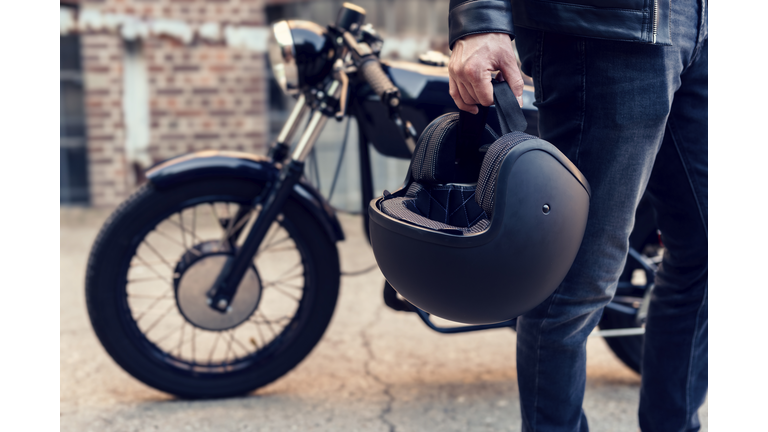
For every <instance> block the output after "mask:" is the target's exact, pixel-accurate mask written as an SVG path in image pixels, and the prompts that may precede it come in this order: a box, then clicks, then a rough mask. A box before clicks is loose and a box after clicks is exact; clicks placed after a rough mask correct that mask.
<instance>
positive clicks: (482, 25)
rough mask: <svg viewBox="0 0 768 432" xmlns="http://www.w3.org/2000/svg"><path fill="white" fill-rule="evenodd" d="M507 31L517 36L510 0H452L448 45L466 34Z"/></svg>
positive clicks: (511, 37) (510, 35) (511, 36)
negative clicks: (513, 24)
mask: <svg viewBox="0 0 768 432" xmlns="http://www.w3.org/2000/svg"><path fill="white" fill-rule="evenodd" d="M478 33H506V34H508V35H509V37H510V39H514V38H515V30H514V27H513V26H512V5H511V4H510V2H509V0H451V3H450V6H449V12H448V34H449V37H448V46H449V47H450V48H451V49H453V44H454V43H456V41H457V40H459V39H461V38H462V37H464V36H468V35H473V34H478Z"/></svg>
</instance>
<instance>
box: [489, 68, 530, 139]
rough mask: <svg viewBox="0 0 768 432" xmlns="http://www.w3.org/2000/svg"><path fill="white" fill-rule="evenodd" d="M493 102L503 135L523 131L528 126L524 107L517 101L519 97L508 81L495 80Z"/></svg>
mask: <svg viewBox="0 0 768 432" xmlns="http://www.w3.org/2000/svg"><path fill="white" fill-rule="evenodd" d="M493 102H494V103H495V104H496V114H497V115H498V117H499V125H500V126H501V134H502V135H506V134H508V133H510V132H513V131H520V132H522V131H524V130H525V129H526V128H528V122H527V121H526V120H525V116H524V115H523V109H522V108H520V105H519V104H518V103H517V98H516V97H515V94H514V93H513V92H512V89H511V88H509V84H507V82H505V81H496V80H493Z"/></svg>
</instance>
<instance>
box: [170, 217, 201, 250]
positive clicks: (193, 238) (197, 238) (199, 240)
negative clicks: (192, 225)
mask: <svg viewBox="0 0 768 432" xmlns="http://www.w3.org/2000/svg"><path fill="white" fill-rule="evenodd" d="M166 221H168V223H171V224H173V225H176V226H177V227H178V228H179V229H180V230H181V231H182V232H186V230H185V229H184V228H183V227H182V226H181V225H179V223H178V222H176V221H175V220H173V219H166ZM188 234H190V242H200V243H202V242H203V241H204V240H203V239H201V238H200V237H198V236H197V235H194V234H192V233H191V232H190V233H188ZM177 244H178V243H177ZM186 244H187V243H186V242H184V244H182V245H181V247H183V248H184V249H188V250H194V249H192V248H191V247H189V248H188V247H187V246H186Z"/></svg>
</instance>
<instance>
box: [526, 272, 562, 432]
mask: <svg viewBox="0 0 768 432" xmlns="http://www.w3.org/2000/svg"><path fill="white" fill-rule="evenodd" d="M562 286H563V284H562V283H560V285H559V286H558V287H557V289H556V290H555V292H554V293H553V294H552V297H551V300H550V302H549V306H547V313H546V314H545V315H544V319H543V320H542V321H541V324H539V328H538V334H537V340H536V381H535V382H534V384H533V387H534V389H535V390H534V397H533V430H534V432H535V431H536V430H537V429H538V428H537V427H536V425H537V423H538V422H537V420H538V416H539V408H538V407H539V364H540V363H541V362H540V361H539V360H540V359H541V333H542V329H543V328H544V324H546V322H547V319H549V313H550V312H551V311H552V306H554V304H555V299H556V298H557V293H558V291H560V289H561V288H562Z"/></svg>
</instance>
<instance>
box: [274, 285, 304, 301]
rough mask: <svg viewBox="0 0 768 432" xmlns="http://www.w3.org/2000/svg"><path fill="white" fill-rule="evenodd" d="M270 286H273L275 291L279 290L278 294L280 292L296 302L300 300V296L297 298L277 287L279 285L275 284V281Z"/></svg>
mask: <svg viewBox="0 0 768 432" xmlns="http://www.w3.org/2000/svg"><path fill="white" fill-rule="evenodd" d="M272 288H274V290H275V291H277V292H279V293H280V294H282V295H284V296H286V297H288V298H289V299H291V300H294V301H296V303H299V302H301V298H300V297H299V298H297V297H294V296H293V295H291V294H289V293H287V292H285V291H283V290H282V289H281V288H279V287H278V286H277V282H276V283H275V284H274V285H272Z"/></svg>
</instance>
